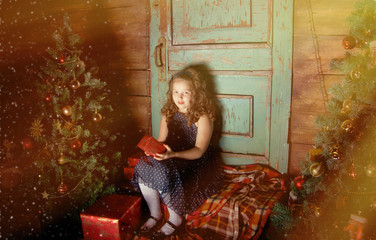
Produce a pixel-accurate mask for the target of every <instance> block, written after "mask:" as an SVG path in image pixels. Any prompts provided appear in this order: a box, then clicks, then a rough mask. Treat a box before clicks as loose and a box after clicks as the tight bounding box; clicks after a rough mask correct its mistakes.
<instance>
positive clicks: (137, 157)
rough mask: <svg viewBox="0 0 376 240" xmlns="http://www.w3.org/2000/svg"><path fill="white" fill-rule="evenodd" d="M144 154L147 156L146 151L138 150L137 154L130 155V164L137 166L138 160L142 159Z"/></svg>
mask: <svg viewBox="0 0 376 240" xmlns="http://www.w3.org/2000/svg"><path fill="white" fill-rule="evenodd" d="M142 156H145V153H143V152H137V153H135V154H132V155H131V156H130V157H128V166H130V167H135V166H136V165H137V163H138V160H140V158H141V157H142Z"/></svg>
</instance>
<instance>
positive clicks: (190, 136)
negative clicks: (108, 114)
mask: <svg viewBox="0 0 376 240" xmlns="http://www.w3.org/2000/svg"><path fill="white" fill-rule="evenodd" d="M167 128H168V134H167V138H166V142H165V143H166V144H167V145H169V146H170V147H171V149H172V151H174V152H179V151H184V150H187V149H190V148H193V147H194V146H195V142H196V136H197V126H196V125H195V124H192V125H191V126H188V125H187V118H186V116H185V115H184V114H182V113H176V114H175V115H174V117H173V118H172V119H171V121H170V122H169V123H168V125H167ZM222 179H223V176H222V172H221V169H220V166H219V163H218V161H217V160H216V158H215V157H214V152H213V146H212V143H210V144H209V147H208V149H207V150H206V152H205V153H204V154H203V156H202V157H201V158H199V159H195V160H184V159H179V158H171V159H167V160H163V161H158V160H155V159H154V158H153V157H151V156H143V157H141V159H140V160H139V161H138V163H137V165H136V167H135V170H134V174H133V178H132V180H131V183H132V184H133V186H134V187H135V188H136V189H138V190H140V188H139V186H138V184H139V183H141V184H143V185H145V186H148V187H150V188H152V189H155V190H157V191H158V192H159V193H160V196H161V199H162V201H163V202H164V204H165V205H166V206H167V207H168V208H170V209H172V210H173V211H174V212H176V213H177V214H179V215H180V216H184V215H185V214H189V213H191V212H193V211H194V210H196V209H197V208H198V207H199V206H200V205H201V204H203V203H204V201H205V200H206V199H207V198H208V197H210V196H211V195H213V194H214V193H217V192H218V191H219V190H220V188H221V187H222Z"/></svg>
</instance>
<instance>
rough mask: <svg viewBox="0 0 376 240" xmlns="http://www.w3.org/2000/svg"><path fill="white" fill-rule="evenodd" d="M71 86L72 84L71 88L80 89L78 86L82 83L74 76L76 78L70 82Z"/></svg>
mask: <svg viewBox="0 0 376 240" xmlns="http://www.w3.org/2000/svg"><path fill="white" fill-rule="evenodd" d="M69 86H70V88H72V89H73V90H76V89H78V88H79V87H80V86H81V84H80V82H79V81H78V80H77V79H76V78H74V79H73V80H72V81H71V82H70V83H69Z"/></svg>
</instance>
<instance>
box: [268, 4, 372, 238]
mask: <svg viewBox="0 0 376 240" xmlns="http://www.w3.org/2000/svg"><path fill="white" fill-rule="evenodd" d="M347 21H348V23H349V24H350V32H349V35H348V36H346V37H345V38H344V39H343V42H342V45H343V47H344V48H345V49H346V50H347V52H346V54H345V56H344V57H343V58H342V59H333V61H332V63H331V68H333V69H338V70H339V71H341V72H342V73H343V74H344V77H343V79H342V81H341V83H337V84H335V85H334V86H333V87H332V88H331V89H330V92H329V93H330V95H331V96H332V98H331V99H330V100H329V102H328V104H327V108H328V112H327V113H325V114H323V115H320V116H318V117H317V118H316V125H317V126H318V127H319V129H320V131H319V132H318V133H317V134H316V136H315V138H314V148H313V149H311V150H310V151H309V153H308V154H307V157H306V161H305V162H303V163H302V164H301V174H300V175H299V176H297V177H296V178H295V179H294V181H292V182H291V191H290V195H289V201H288V206H285V205H284V204H281V203H280V204H276V205H275V207H274V209H273V213H272V217H271V220H272V223H273V225H274V226H275V228H276V229H278V230H280V231H281V233H283V234H282V235H283V236H284V237H286V239H301V237H302V236H304V239H375V237H376V233H375V230H374V229H375V227H376V226H375V225H376V224H375V221H374V220H375V216H376V150H375V147H374V146H375V144H376V25H375V21H376V2H375V1H373V0H361V1H359V2H357V3H356V4H355V10H354V11H353V12H352V13H351V14H350V16H349V17H348V18H347Z"/></svg>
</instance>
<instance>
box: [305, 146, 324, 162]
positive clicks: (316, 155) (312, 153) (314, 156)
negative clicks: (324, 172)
mask: <svg viewBox="0 0 376 240" xmlns="http://www.w3.org/2000/svg"><path fill="white" fill-rule="evenodd" d="M308 156H309V160H310V161H311V162H319V161H321V160H322V159H323V156H322V149H320V148H312V149H310V150H309V154H308Z"/></svg>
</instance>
